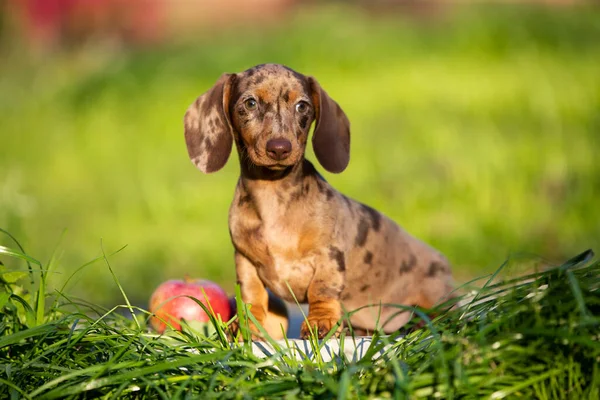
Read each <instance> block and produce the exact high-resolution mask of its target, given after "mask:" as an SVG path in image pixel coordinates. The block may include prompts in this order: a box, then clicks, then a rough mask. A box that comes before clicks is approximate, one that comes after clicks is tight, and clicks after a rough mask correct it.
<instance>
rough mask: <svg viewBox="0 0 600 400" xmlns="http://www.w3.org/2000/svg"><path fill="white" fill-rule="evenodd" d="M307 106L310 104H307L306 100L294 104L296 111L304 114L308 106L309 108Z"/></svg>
mask: <svg viewBox="0 0 600 400" xmlns="http://www.w3.org/2000/svg"><path fill="white" fill-rule="evenodd" d="M309 107H310V106H309V105H308V103H307V102H305V101H301V102H299V103H298V104H296V111H298V112H299V113H301V114H304V113H305V112H307V111H308V108H309Z"/></svg>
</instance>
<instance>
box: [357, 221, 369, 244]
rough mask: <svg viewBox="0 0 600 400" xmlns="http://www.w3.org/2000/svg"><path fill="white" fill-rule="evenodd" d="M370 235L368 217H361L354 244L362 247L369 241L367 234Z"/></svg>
mask: <svg viewBox="0 0 600 400" xmlns="http://www.w3.org/2000/svg"><path fill="white" fill-rule="evenodd" d="M368 235H369V223H368V222H367V220H366V219H364V218H361V219H360V222H359V223H358V231H357V233H356V239H355V240H354V244H356V245H357V246H359V247H362V246H364V245H365V243H366V242H367V236H368Z"/></svg>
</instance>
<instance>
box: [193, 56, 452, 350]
mask: <svg viewBox="0 0 600 400" xmlns="http://www.w3.org/2000/svg"><path fill="white" fill-rule="evenodd" d="M219 93H222V96H221V97H218V96H217V95H216V94H219ZM249 98H252V99H254V100H255V101H256V102H257V107H256V109H255V110H249V109H248V106H247V105H245V101H246V100H247V99H249ZM299 101H304V102H306V104H307V105H308V109H307V110H306V111H305V112H300V111H298V108H297V104H298V102H299ZM217 114H220V115H217ZM313 121H316V126H315V131H314V133H313V147H314V150H315V154H316V155H317V158H318V160H319V162H320V163H321V164H322V165H323V166H324V167H325V169H327V170H328V171H330V172H336V173H337V172H341V171H343V170H344V169H345V168H346V166H347V164H348V161H349V155H350V154H349V151H350V123H349V122H348V119H347V118H346V115H345V114H344V112H343V111H342V109H341V108H340V107H339V106H338V105H337V103H335V102H334V101H333V100H332V99H331V98H330V97H329V96H328V95H327V93H326V92H325V91H324V90H323V89H322V88H321V87H320V86H319V84H318V83H317V81H316V80H315V79H314V78H311V77H306V76H304V75H301V74H299V73H297V72H294V71H292V70H290V69H288V68H286V67H283V66H280V65H275V64H265V65H260V66H257V67H254V68H251V69H249V70H247V71H244V72H242V73H239V74H226V75H223V76H222V77H221V78H220V79H219V81H218V82H217V84H216V85H215V86H214V87H213V88H212V89H211V90H209V91H208V92H207V93H205V94H204V95H202V96H200V98H199V99H198V100H197V101H196V102H195V103H194V104H192V105H191V106H190V108H189V109H188V112H187V113H186V116H185V128H186V142H187V145H188V152H189V154H190V158H191V159H192V161H194V163H195V164H196V165H197V166H198V168H200V169H201V170H202V171H204V172H212V171H215V170H217V169H219V168H221V167H222V166H223V165H224V164H225V162H226V160H227V156H228V155H229V154H228V151H230V149H231V142H234V143H235V144H236V147H237V149H238V155H239V161H240V169H241V174H240V179H239V181H238V184H237V187H236V190H235V195H234V199H233V202H232V204H231V208H230V212H229V229H230V233H231V239H232V242H233V245H234V248H235V261H236V271H237V280H238V282H239V284H240V285H241V293H242V299H243V301H244V302H246V303H249V304H251V305H252V307H251V310H252V313H253V315H254V316H255V317H256V319H257V320H258V321H259V322H265V321H266V320H267V318H268V315H269V310H268V296H267V291H266V288H268V289H269V290H271V291H272V292H273V293H274V294H275V295H277V296H279V297H281V298H282V299H284V300H287V301H294V298H295V299H297V300H298V301H300V302H303V303H308V304H309V313H308V322H309V324H308V325H307V324H304V325H303V327H302V331H301V335H302V337H307V336H308V335H309V327H310V328H311V329H312V330H313V331H314V330H315V329H316V330H317V333H318V336H319V337H320V338H322V337H323V336H325V335H326V334H327V332H328V331H329V330H330V329H331V328H332V327H334V326H335V324H336V323H337V322H338V321H339V319H340V317H341V315H342V311H343V310H346V311H352V310H355V309H357V308H360V307H363V306H365V305H374V306H373V307H369V308H364V309H362V310H360V311H358V312H357V313H355V314H353V315H352V317H351V323H352V325H353V326H354V327H356V328H361V329H365V330H368V331H373V330H374V329H376V328H377V327H376V324H377V321H378V320H379V321H380V324H381V323H383V322H384V321H387V323H386V325H385V326H379V328H382V329H383V330H384V331H385V332H392V331H395V330H397V329H398V328H400V327H401V326H402V325H403V324H405V323H406V322H407V320H408V318H409V313H407V312H403V313H398V309H397V308H395V307H390V306H386V305H385V304H403V305H408V306H413V305H417V306H421V307H425V308H429V307H432V306H433V305H435V304H437V303H438V302H439V301H440V300H442V299H444V298H445V297H446V296H448V295H449V293H450V291H451V289H452V286H451V272H450V266H449V264H448V262H447V261H446V259H445V258H444V257H443V256H442V255H441V254H439V253H438V252H437V251H435V250H434V249H432V248H431V247H429V246H428V245H426V244H424V243H423V242H421V241H419V240H418V239H415V238H414V237H412V236H410V235H409V234H408V233H407V232H406V231H404V230H403V229H402V228H400V227H399V226H398V225H397V224H396V223H394V222H393V221H392V220H390V219H389V218H387V217H386V216H384V215H383V214H381V213H379V212H377V211H375V210H373V209H372V208H370V207H368V206H366V205H363V204H361V203H358V202H356V201H354V200H351V199H349V198H347V197H346V196H344V195H342V194H341V193H339V192H337V191H336V190H335V189H333V188H332V187H331V186H330V185H329V184H328V183H327V182H326V181H325V180H324V179H323V178H322V177H321V176H320V175H319V174H318V172H317V171H316V170H315V168H314V167H313V165H312V164H311V163H310V162H309V161H308V160H306V159H304V151H305V147H306V142H307V139H308V133H309V129H310V126H311V125H312V122H313ZM206 138H209V139H208V141H207V140H206ZM271 139H285V140H287V141H289V142H290V143H291V151H290V152H289V155H288V156H287V157H285V159H275V158H273V156H271V155H269V145H268V143H269V140H271ZM228 149H229V150H228ZM290 290H291V292H290ZM379 304H383V306H382V307H379ZM342 308H343V309H342ZM270 333H271V334H273V335H275V336H277V332H270Z"/></svg>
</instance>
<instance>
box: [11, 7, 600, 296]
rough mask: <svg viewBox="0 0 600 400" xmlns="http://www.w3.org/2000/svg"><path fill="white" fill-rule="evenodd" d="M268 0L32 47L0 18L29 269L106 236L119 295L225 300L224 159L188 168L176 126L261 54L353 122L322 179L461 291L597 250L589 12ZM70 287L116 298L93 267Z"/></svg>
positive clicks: (596, 124) (229, 179)
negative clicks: (216, 289)
mask: <svg viewBox="0 0 600 400" xmlns="http://www.w3.org/2000/svg"><path fill="white" fill-rule="evenodd" d="M284 3H285V7H282V8H281V9H277V10H276V11H274V12H273V15H270V14H269V15H262V18H261V19H254V17H252V16H251V15H248V16H247V18H246V17H244V15H242V16H238V17H237V18H236V19H235V20H234V21H228V19H227V18H225V17H223V15H224V14H225V15H226V13H227V12H228V11H227V9H223V10H222V11H219V10H217V11H215V13H214V14H212V15H216V16H219V15H220V16H222V17H223V18H215V19H213V18H212V17H211V18H204V19H202V18H199V19H198V22H197V23H189V21H188V24H187V25H186V26H185V28H182V29H181V30H180V31H179V32H178V31H177V30H176V29H173V27H176V26H177V23H173V21H171V26H170V27H169V28H168V29H165V31H164V32H156V35H155V36H153V37H151V38H150V39H148V40H145V41H144V40H141V41H136V40H120V39H122V38H118V39H114V38H111V40H105V39H106V37H105V36H102V35H100V36H93V37H92V38H89V37H87V36H86V37H85V40H72V39H73V38H75V39H79V38H80V37H83V36H77V35H83V34H82V33H81V32H79V31H76V33H75V34H72V33H71V36H69V37H68V38H67V39H68V40H63V39H57V40H55V41H54V42H52V43H48V42H43V41H42V42H41V43H42V45H40V44H39V41H38V42H37V44H36V42H35V40H36V39H35V38H33V39H32V38H29V39H27V37H26V35H25V34H24V29H23V28H22V27H21V28H19V26H20V25H18V24H17V23H16V22H15V21H16V20H17V18H13V16H14V15H15V14H13V11H14V9H12V10H11V9H10V8H7V9H6V10H4V12H3V17H4V18H3V21H4V22H3V24H2V42H1V46H0V59H1V60H2V62H1V63H0V124H1V125H0V127H1V131H0V135H1V140H0V227H2V228H4V229H6V230H8V231H10V232H11V233H12V234H13V235H15V236H16V237H17V238H19V239H20V240H21V241H22V243H23V245H24V246H25V249H26V250H27V251H28V252H29V253H30V254H31V255H33V256H36V257H40V258H42V260H47V259H48V258H49V257H50V256H51V254H52V252H53V251H54V249H55V248H57V249H58V250H57V253H56V254H57V255H58V263H57V267H56V269H55V273H53V274H52V281H51V282H52V284H53V285H54V287H59V288H60V287H61V286H62V284H63V283H64V282H65V281H66V280H67V279H68V278H69V277H70V276H71V275H72V274H73V273H74V272H75V271H76V270H77V269H78V268H79V267H80V266H82V265H83V264H84V263H85V262H87V261H89V260H91V259H93V258H95V257H97V256H99V255H101V254H102V253H101V243H102V244H103V246H104V249H105V250H106V252H107V253H110V252H112V251H115V250H117V249H118V248H120V247H122V246H124V245H127V247H126V248H125V249H124V250H123V251H121V252H119V253H118V254H116V255H114V256H112V257H111V258H110V261H111V265H112V267H113V269H114V270H115V272H116V275H117V276H118V278H119V280H120V282H121V284H122V285H123V287H124V289H125V291H126V292H127V294H128V295H129V297H130V299H131V300H132V302H133V303H136V304H139V305H143V306H144V305H146V303H147V299H148V298H149V296H150V294H151V292H152V291H153V289H154V288H155V287H156V286H157V285H158V284H159V283H160V282H162V281H163V280H166V279H171V278H181V277H183V276H184V275H185V274H189V275H191V276H194V277H201V278H207V279H212V280H215V281H217V282H219V283H221V284H222V285H223V286H224V287H225V288H226V289H227V290H228V291H229V292H232V290H233V285H234V280H235V278H234V277H235V274H234V263H233V250H232V245H231V243H230V240H229V234H228V228H227V213H228V208H229V204H230V201H231V199H232V196H233V190H234V186H235V184H236V179H237V175H238V169H239V168H238V165H237V162H236V161H237V160H236V157H235V156H233V157H231V158H230V161H229V163H228V164H227V166H226V168H225V169H224V170H222V171H220V172H218V173H215V174H212V175H203V174H202V173H201V172H200V171H198V170H197V169H196V168H195V167H194V166H193V165H192V163H191V162H190V161H189V159H188V157H187V152H186V148H185V143H184V140H183V127H182V117H183V114H184V112H185V110H186V108H187V106H188V105H189V104H190V103H192V102H193V101H194V99H195V98H196V97H197V96H198V95H200V94H201V93H203V92H204V91H206V90H207V89H208V88H209V87H210V86H212V84H213V83H214V82H215V81H216V79H217V78H218V77H219V75H220V74H221V73H223V72H237V71H241V70H244V69H246V68H248V67H251V66H253V65H255V64H259V63H265V62H276V63H283V64H286V65H288V66H290V67H292V68H294V69H296V70H298V71H299V72H302V73H305V74H308V75H313V76H315V77H317V79H318V80H319V82H320V83H321V85H322V86H323V87H324V88H325V89H326V90H327V91H328V93H329V94H330V95H331V96H332V97H333V98H334V99H336V100H337V101H338V103H339V104H340V105H341V106H342V108H343V109H344V110H345V112H346V113H347V115H348V117H349V118H350V121H351V124H352V150H351V151H352V152H351V163H350V166H349V168H348V169H347V170H346V171H345V172H343V173H342V174H340V175H331V174H327V173H324V175H325V177H326V179H328V180H329V181H330V182H331V183H332V184H333V185H334V186H335V187H336V188H338V189H339V190H340V191H342V192H344V193H345V194H348V195H350V196H351V197H354V198H356V199H359V200H360V201H362V202H364V203H366V204H369V205H371V206H373V207H375V208H377V209H379V210H381V211H382V212H384V213H385V214H387V215H388V216H390V217H391V218H393V219H394V220H396V221H397V222H398V223H400V224H401V225H402V226H403V227H404V228H406V229H407V230H408V231H410V232H411V233H413V234H414V235H416V236H417V237H419V238H421V239H423V240H425V241H427V242H429V243H431V244H432V245H434V246H435V247H437V248H438V249H439V250H441V251H442V252H443V253H444V254H446V255H447V257H448V258H449V259H450V260H451V262H452V264H453V265H454V270H455V275H456V279H457V281H458V282H465V281H466V280H468V279H470V278H471V277H474V276H479V275H482V274H485V273H489V272H490V271H493V270H495V269H496V268H497V267H498V266H499V265H500V264H501V263H502V262H503V261H504V260H505V259H506V258H507V257H509V256H513V255H519V256H523V255H525V256H531V257H541V258H543V259H544V260H547V261H549V262H560V261H562V260H563V259H565V258H568V257H570V256H573V255H575V254H576V253H577V252H580V251H583V250H585V249H587V248H595V249H597V250H600V207H599V203H598V199H599V196H600V167H599V165H598V164H599V159H598V151H599V150H600V146H599V138H600V9H599V8H598V7H597V6H594V5H589V4H585V3H578V4H576V5H569V6H567V5H553V6H548V5H545V6H543V5H534V4H527V5H525V4H513V5H499V4H496V5H491V4H480V5H479V6H467V5H465V4H462V5H458V4H455V5H449V4H450V3H432V2H429V3H426V4H428V5H429V6H428V7H417V6H415V4H414V3H408V5H406V4H405V3H402V4H401V5H400V6H398V7H392V6H391V5H390V4H392V3H393V2H384V3H385V7H383V6H381V7H366V6H365V4H367V3H368V2H362V3H363V4H360V2H348V3H344V2H338V3H332V2H322V3H315V2H312V3H297V2H292V1H287V2H284ZM380 3H381V2H380ZM388 3H389V4H388ZM223 4H227V3H223ZM411 4H412V6H411ZM234 6H235V4H232V5H230V7H234ZM223 7H224V8H226V7H225V6H223ZM219 13H221V14H219ZM159 33H160V34H159ZM32 42H33V44H32ZM307 156H308V157H309V158H311V159H314V157H313V155H312V150H310V151H309V154H308V155H307ZM321 171H322V169H321ZM322 172H323V171H322ZM65 229H66V233H65V235H64V237H63V238H62V240H61V239H60V238H61V234H62V232H63V230H65ZM59 242H60V243H59ZM0 244H3V245H10V246H13V244H12V243H11V242H10V241H9V240H8V239H6V238H4V237H3V238H0ZM2 261H4V263H5V264H7V265H10V266H13V267H15V268H22V267H23V266H22V265H18V264H13V262H12V261H11V260H9V259H5V260H4V259H3V260H2ZM66 291H67V292H68V293H72V294H75V295H78V296H81V297H84V298H85V299H86V300H89V301H92V302H95V303H99V304H104V305H113V304H117V303H122V299H121V296H120V294H119V291H118V288H117V287H116V285H115V284H114V282H113V280H112V277H111V275H110V272H109V271H108V268H107V266H106V264H105V263H104V262H99V263H95V264H93V265H90V266H87V267H86V268H83V269H81V270H79V271H78V272H77V273H76V275H75V276H74V277H73V279H72V280H71V281H70V283H69V285H68V287H67V289H66Z"/></svg>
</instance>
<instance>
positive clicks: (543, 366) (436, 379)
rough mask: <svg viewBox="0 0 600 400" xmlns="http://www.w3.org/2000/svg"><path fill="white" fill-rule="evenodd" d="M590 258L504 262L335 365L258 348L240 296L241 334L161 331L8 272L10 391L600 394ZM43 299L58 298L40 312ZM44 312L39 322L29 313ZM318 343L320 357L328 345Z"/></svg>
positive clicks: (599, 280)
mask: <svg viewBox="0 0 600 400" xmlns="http://www.w3.org/2000/svg"><path fill="white" fill-rule="evenodd" d="M16 243H17V247H19V249H12V248H7V247H3V248H1V249H0V250H1V253H0V255H2V256H4V257H12V258H15V259H18V260H21V262H24V263H25V265H27V263H29V264H30V265H35V266H39V271H37V272H36V270H35V269H33V268H31V267H26V268H25V269H24V271H32V272H31V273H37V274H38V275H40V274H43V273H45V272H44V271H47V270H48V268H46V267H45V266H44V265H42V263H40V262H39V261H37V260H36V259H35V258H34V257H31V256H30V255H27V254H26V253H25V251H24V250H23V249H22V248H21V247H20V246H19V245H18V242H16ZM105 257H106V256H105ZM590 258H591V253H589V252H586V253H582V254H581V255H579V256H577V257H574V258H573V259H571V260H569V261H567V262H566V263H564V264H563V265H561V266H558V267H554V268H551V269H548V270H545V271H541V272H536V273H531V274H528V275H526V276H521V277H517V278H510V279H508V278H507V279H503V278H502V274H501V273H500V272H501V271H500V269H499V271H498V273H497V274H493V275H492V276H491V277H490V278H489V279H488V282H487V284H486V285H485V286H484V287H483V288H480V289H477V290H476V291H475V292H469V293H468V294H466V295H464V296H462V297H460V298H458V299H457V300H456V304H455V305H454V308H452V309H451V310H450V311H449V312H447V313H445V314H442V315H441V316H438V317H436V318H435V319H433V320H427V321H426V324H425V325H424V327H423V328H416V327H415V326H413V327H412V328H413V329H411V326H410V324H417V323H419V320H420V319H425V318H426V315H425V314H424V313H422V311H421V310H414V311H415V318H414V319H413V320H412V321H411V322H410V324H409V326H408V328H409V329H408V330H407V332H408V333H406V334H405V335H404V336H398V335H397V336H380V335H379V334H378V333H375V336H374V338H373V339H374V340H373V342H372V344H371V347H370V348H369V349H368V351H367V352H366V353H365V357H364V358H362V359H360V360H349V359H348V358H346V357H344V356H343V353H342V354H341V355H340V357H334V358H333V359H332V361H329V362H325V361H324V360H323V359H322V358H319V357H314V358H312V359H309V358H306V357H305V358H302V359H300V360H299V359H296V358H295V357H294V354H293V353H292V352H291V350H289V348H290V345H289V344H286V342H283V343H282V342H275V341H273V340H272V339H271V338H269V337H268V335H266V332H264V331H263V330H261V333H262V334H263V335H264V336H265V339H266V341H267V343H268V344H270V345H272V346H273V347H274V348H275V349H276V351H275V352H274V354H273V355H272V356H270V357H267V358H260V357H258V356H256V355H254V354H253V353H252V347H251V346H250V344H249V341H248V339H249V336H248V335H249V333H248V323H251V322H253V323H256V321H255V320H254V319H253V316H252V314H251V313H248V312H247V311H248V310H246V308H245V307H246V306H245V305H244V304H242V303H239V304H238V312H239V315H243V316H244V318H243V321H242V324H241V325H242V326H241V329H240V332H241V335H242V336H243V337H244V339H245V341H244V342H242V343H230V342H229V341H228V340H227V329H228V326H227V322H223V321H221V320H220V319H218V318H212V319H211V325H212V327H213V328H214V329H211V330H205V331H197V330H196V331H194V330H193V329H191V328H190V327H189V326H188V327H187V328H184V330H183V331H182V332H177V331H168V333H166V334H163V335H157V334H154V333H152V332H151V330H150V329H149V327H148V325H147V321H148V316H149V315H150V314H149V313H148V312H146V311H145V310H141V309H138V308H136V307H132V306H131V305H130V304H126V305H124V306H121V307H120V308H115V309H110V310H106V309H103V308H102V307H98V306H95V305H93V304H88V303H86V302H85V301H82V300H78V299H73V298H70V297H69V296H68V295H66V294H64V293H58V292H57V293H54V294H52V296H54V298H53V301H51V302H40V301H38V299H37V298H36V297H35V296H31V295H30V294H31V293H45V289H43V288H40V285H43V284H45V281H44V280H43V279H38V278H39V277H36V279H35V280H33V283H32V280H31V279H27V278H28V275H29V274H28V273H27V272H26V273H25V274H24V275H23V274H20V275H19V274H17V275H15V272H19V271H13V270H7V269H3V270H2V271H1V275H0V276H1V279H0V285H1V286H2V288H3V291H2V294H0V316H1V322H0V383H1V385H0V397H2V398H25V399H29V398H36V399H38V398H39V399H54V398H82V397H102V398H107V399H108V398H136V399H137V398H156V397H161V398H172V397H179V396H181V395H183V394H184V393H185V394H186V395H188V396H195V395H202V396H203V397H206V398H217V397H218V398H240V397H244V398H247V397H251V398H254V397H258V398H260V397H264V398H267V397H268V398H271V397H276V398H279V397H289V398H291V397H295V398H314V397H323V398H338V399H349V398H363V397H378V398H384V397H392V396H393V397H394V398H418V397H441V398H463V397H470V398H488V399H503V398H508V397H510V398H513V397H522V398H541V399H569V398H580V399H586V398H589V399H594V398H598V397H599V396H600V392H599V391H600V369H599V368H598V366H597V365H598V361H599V360H600V335H599V334H598V332H599V331H600V296H599V290H600V262H598V261H591V260H590ZM107 261H108V259H107ZM15 277H17V278H18V279H15ZM116 284H117V285H119V283H118V281H116ZM119 286H120V285H119ZM120 290H123V293H124V288H122V287H120ZM45 296H46V297H48V296H50V294H48V293H46V294H45ZM124 298H125V299H127V297H126V296H124ZM125 301H126V300H125ZM126 302H127V301H126ZM43 304H51V305H52V306H51V308H49V309H44V310H41V311H40V309H39V307H40V306H41V305H43ZM199 304H200V305H202V304H201V303H200V302H199ZM447 305H448V304H447ZM447 305H446V306H447ZM120 309H125V310H128V311H129V312H130V313H131V314H133V315H134V318H131V317H128V316H126V315H123V314H122V313H120V312H119V310H120ZM402 310H404V309H402ZM40 313H41V314H42V315H43V319H42V320H41V323H40V320H38V319H36V318H32V317H31V316H32V315H33V316H36V315H39V314H40ZM184 327H185V325H184ZM259 329H260V327H259ZM351 340H353V338H352V337H351V336H347V337H345V338H343V339H342V340H340V346H341V347H342V348H343V346H345V345H347V343H349V342H350V341H351ZM312 346H313V350H314V353H315V354H320V352H319V351H318V350H320V348H321V347H322V346H323V343H322V342H318V341H315V342H314V343H312ZM377 355H379V356H377Z"/></svg>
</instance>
